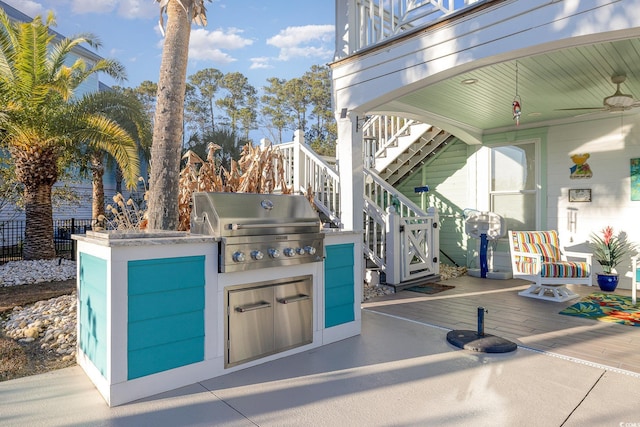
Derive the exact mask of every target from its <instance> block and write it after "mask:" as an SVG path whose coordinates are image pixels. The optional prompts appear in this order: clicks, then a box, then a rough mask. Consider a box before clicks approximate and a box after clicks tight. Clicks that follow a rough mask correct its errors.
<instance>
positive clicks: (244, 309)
mask: <svg viewBox="0 0 640 427" xmlns="http://www.w3.org/2000/svg"><path fill="white" fill-rule="evenodd" d="M270 307H271V304H270V303H268V302H259V303H257V304H248V305H241V306H239V307H236V308H235V310H236V311H237V312H238V313H246V312H247V311H253V310H260V309H262V308H270Z"/></svg>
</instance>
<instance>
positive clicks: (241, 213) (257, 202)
mask: <svg viewBox="0 0 640 427" xmlns="http://www.w3.org/2000/svg"><path fill="white" fill-rule="evenodd" d="M320 226H321V223H320V218H319V217H318V214H317V213H316V212H315V211H314V210H313V208H312V207H311V205H310V204H309V202H308V201H307V199H306V198H305V197H304V196H301V195H285V194H253V193H195V194H194V195H193V209H192V214H191V233H193V234H207V235H212V236H215V237H219V238H220V247H219V254H220V255H219V256H220V259H219V262H218V269H219V272H221V273H225V272H234V271H245V270H251V269H258V268H266V267H277V266H286V265H298V264H304V263H308V262H318V261H321V260H322V255H323V251H324V234H322V233H321V232H320Z"/></svg>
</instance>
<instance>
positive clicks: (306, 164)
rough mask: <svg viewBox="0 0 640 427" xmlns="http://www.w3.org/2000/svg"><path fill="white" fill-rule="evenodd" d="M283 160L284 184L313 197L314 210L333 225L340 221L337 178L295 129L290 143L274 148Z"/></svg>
mask: <svg viewBox="0 0 640 427" xmlns="http://www.w3.org/2000/svg"><path fill="white" fill-rule="evenodd" d="M276 147H277V148H278V150H279V151H280V152H281V153H282V156H283V158H284V165H283V168H284V171H285V181H286V182H287V185H289V186H291V187H292V188H293V191H294V193H299V194H305V195H306V194H309V192H311V193H312V194H313V200H314V204H315V206H316V208H317V209H318V210H320V211H321V212H322V213H323V214H324V215H325V216H326V217H327V218H328V219H329V220H330V221H331V222H332V223H333V224H334V225H335V226H337V227H341V225H342V223H341V222H340V176H339V175H338V173H337V172H336V171H335V169H334V168H333V166H331V165H330V164H329V163H327V162H326V161H325V160H324V159H322V158H321V157H320V156H319V155H318V154H317V153H316V152H314V151H313V150H311V149H310V148H309V147H307V145H306V144H305V143H304V134H303V133H302V132H301V131H299V130H297V131H296V132H295V133H294V138H293V141H292V142H287V143H283V144H278V145H277V146H276Z"/></svg>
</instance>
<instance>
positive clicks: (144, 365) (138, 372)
mask: <svg viewBox="0 0 640 427" xmlns="http://www.w3.org/2000/svg"><path fill="white" fill-rule="evenodd" d="M202 360H204V346H203V345H202V341H201V340H200V339H199V338H192V339H188V340H183V341H179V342H174V343H171V344H165V345H160V346H156V347H147V348H143V349H140V350H134V351H130V352H129V361H128V364H129V376H128V379H130V380H132V379H134V378H140V377H144V376H146V375H151V374H155V373H157V372H162V371H167V370H169V369H173V368H176V367H178V366H184V365H189V364H191V363H197V362H200V361H202Z"/></svg>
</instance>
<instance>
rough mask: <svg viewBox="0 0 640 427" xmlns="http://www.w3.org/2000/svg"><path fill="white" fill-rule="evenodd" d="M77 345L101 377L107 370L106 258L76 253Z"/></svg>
mask: <svg viewBox="0 0 640 427" xmlns="http://www.w3.org/2000/svg"><path fill="white" fill-rule="evenodd" d="M78 298H79V300H80V308H79V313H78V323H79V326H80V335H79V337H78V345H79V347H80V349H81V350H82V351H83V352H84V354H86V355H87V357H88V358H89V360H91V362H92V363H93V364H94V365H95V367H96V368H97V369H98V371H100V373H101V374H102V375H103V376H105V375H106V370H107V368H106V367H107V261H106V260H104V259H101V258H97V257H95V256H93V255H89V254H85V253H81V254H80V294H79V296H78Z"/></svg>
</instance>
